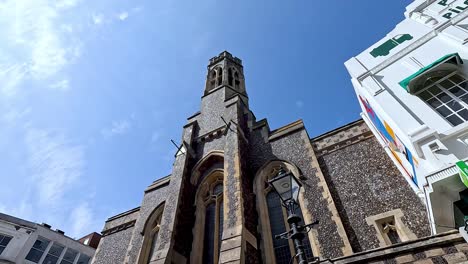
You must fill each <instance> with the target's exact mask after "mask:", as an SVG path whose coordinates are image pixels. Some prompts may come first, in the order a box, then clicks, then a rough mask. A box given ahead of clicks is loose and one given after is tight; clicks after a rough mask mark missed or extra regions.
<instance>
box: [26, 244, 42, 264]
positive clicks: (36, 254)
mask: <svg viewBox="0 0 468 264" xmlns="http://www.w3.org/2000/svg"><path fill="white" fill-rule="evenodd" d="M42 253H44V251H39V250H37V249H34V248H31V250H30V251H29V253H28V255H27V256H26V259H27V260H29V261H32V262H34V263H38V262H39V260H40V259H41V257H42Z"/></svg>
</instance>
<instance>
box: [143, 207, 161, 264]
mask: <svg viewBox="0 0 468 264" xmlns="http://www.w3.org/2000/svg"><path fill="white" fill-rule="evenodd" d="M163 211H164V204H161V205H159V206H158V207H157V208H156V209H155V210H154V211H153V213H151V215H150V217H149V218H148V220H147V222H146V225H145V229H144V230H143V236H144V239H143V246H142V249H141V254H140V259H139V261H138V263H140V264H148V263H150V261H151V259H152V257H153V256H154V254H155V253H156V244H157V242H158V235H159V228H160V225H161V217H162V213H163Z"/></svg>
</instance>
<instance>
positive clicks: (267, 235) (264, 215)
mask: <svg viewBox="0 0 468 264" xmlns="http://www.w3.org/2000/svg"><path fill="white" fill-rule="evenodd" d="M274 165H276V166H274ZM279 165H280V164H279V163H278V164H276V163H273V165H271V166H266V168H264V169H263V170H262V171H261V172H259V173H258V174H257V176H256V179H255V187H254V188H255V192H256V197H257V209H258V211H259V215H260V226H261V229H262V230H261V232H262V233H263V234H264V235H263V236H262V239H263V241H261V244H262V251H263V256H264V258H265V262H266V263H276V264H283V263H285V264H288V263H290V261H291V258H292V256H294V254H295V249H294V245H293V243H292V241H291V240H284V239H276V238H275V235H277V234H280V233H283V232H286V231H287V230H289V228H290V227H289V224H288V222H287V212H286V209H285V208H284V207H283V206H282V205H281V200H280V198H279V197H278V195H277V194H276V193H275V192H274V191H273V190H272V188H271V187H269V186H268V184H267V181H268V179H270V178H273V177H274V175H276V174H275V172H276V169H277V168H279ZM281 165H282V166H283V167H286V166H285V164H284V163H283V164H281ZM296 213H297V214H299V215H300V216H301V218H302V219H304V217H303V214H302V211H301V208H300V207H299V208H298V210H297V211H296ZM300 224H304V223H303V221H302V222H301V223H300ZM303 244H304V249H305V253H306V257H307V259H308V260H312V259H313V257H314V255H313V252H312V249H311V243H310V240H309V237H308V235H306V237H305V238H304V240H303Z"/></svg>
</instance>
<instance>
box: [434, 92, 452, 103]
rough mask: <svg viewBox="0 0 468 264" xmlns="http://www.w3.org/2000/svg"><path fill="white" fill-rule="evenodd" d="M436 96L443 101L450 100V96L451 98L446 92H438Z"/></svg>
mask: <svg viewBox="0 0 468 264" xmlns="http://www.w3.org/2000/svg"><path fill="white" fill-rule="evenodd" d="M437 98H439V100H441V101H442V102H444V103H446V102H448V101H450V100H452V98H451V97H450V96H449V95H448V94H446V93H441V94H439V95H438V96H437Z"/></svg>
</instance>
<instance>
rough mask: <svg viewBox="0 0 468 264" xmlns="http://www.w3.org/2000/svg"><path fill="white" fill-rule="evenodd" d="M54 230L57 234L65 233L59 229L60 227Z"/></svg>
mask: <svg viewBox="0 0 468 264" xmlns="http://www.w3.org/2000/svg"><path fill="white" fill-rule="evenodd" d="M55 231H57V233H59V234H62V235H65V232H64V231H62V230H60V229H56V230H55Z"/></svg>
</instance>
